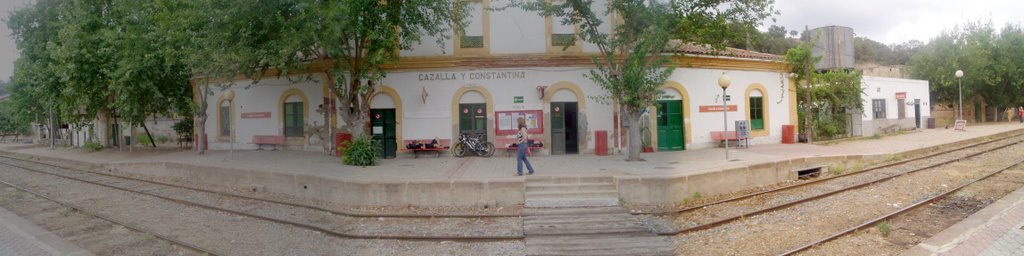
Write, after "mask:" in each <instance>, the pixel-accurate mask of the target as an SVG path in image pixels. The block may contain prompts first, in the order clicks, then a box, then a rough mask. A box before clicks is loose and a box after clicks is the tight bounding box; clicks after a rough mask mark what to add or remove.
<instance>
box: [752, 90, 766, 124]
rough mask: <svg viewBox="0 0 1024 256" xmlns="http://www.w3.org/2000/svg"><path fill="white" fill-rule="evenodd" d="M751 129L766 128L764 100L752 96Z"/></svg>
mask: <svg viewBox="0 0 1024 256" xmlns="http://www.w3.org/2000/svg"><path fill="white" fill-rule="evenodd" d="M750 130H764V100H762V98H761V97H756V96H753V97H750Z"/></svg>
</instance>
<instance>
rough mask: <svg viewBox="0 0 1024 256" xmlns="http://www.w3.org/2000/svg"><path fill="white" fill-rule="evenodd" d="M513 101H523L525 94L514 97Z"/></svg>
mask: <svg viewBox="0 0 1024 256" xmlns="http://www.w3.org/2000/svg"><path fill="white" fill-rule="evenodd" d="M512 102H513V103H523V96H515V97H512Z"/></svg>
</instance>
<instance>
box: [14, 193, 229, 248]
mask: <svg viewBox="0 0 1024 256" xmlns="http://www.w3.org/2000/svg"><path fill="white" fill-rule="evenodd" d="M0 184H2V185H0V187H3V186H6V187H9V188H12V189H14V190H16V191H20V192H22V193H23V194H27V195H30V196H31V197H34V198H38V199H42V200H44V201H47V202H49V203H50V204H55V205H58V206H56V207H52V206H46V205H45V203H44V205H42V206H41V207H38V208H39V209H31V210H22V211H23V212H28V213H27V215H30V216H40V215H45V216H50V217H49V218H50V219H49V220H50V221H53V218H63V219H73V220H69V221H62V222H71V223H75V225H73V226H71V227H67V226H65V227H62V230H64V231H65V232H69V233H79V234H80V235H79V236H78V237H79V238H81V237H82V236H83V235H81V233H88V236H89V238H90V239H92V240H94V241H95V240H105V241H111V240H123V241H122V242H115V243H114V244H105V245H97V244H91V245H90V246H91V247H98V248H92V249H93V250H96V251H100V252H106V253H112V254H125V253H128V254H133V253H141V252H140V251H137V250H141V251H147V252H152V253H155V254H161V253H167V254H170V253H187V252H191V253H192V254H193V255H222V254H220V253H217V252H214V251H213V250H211V249H208V248H203V247H201V246H199V245H196V244H193V243H189V242H185V241H182V240H179V239H175V238H173V237H169V236H164V235H161V234H160V233H157V232H154V231H152V230H148V229H146V228H144V227H141V226H137V225H133V224H131V223H126V222H122V221H118V220H116V219H115V218H112V217H109V216H106V215H104V214H101V213H98V212H95V211H92V210H89V209H88V208H85V207H81V206H78V205H75V204H71V203H67V202H63V201H60V200H56V199H53V198H51V197H49V196H46V195H44V194H41V193H38V192H35V191H32V190H30V189H26V188H23V187H21V186H18V185H15V184H11V183H8V182H6V181H0ZM5 196H6V195H5ZM14 197H16V198H17V196H16V195H15V196H14ZM18 200H19V201H25V200H26V199H25V198H18ZM34 204H37V206H38V204H40V202H35V203H34ZM64 209H73V211H77V212H78V213H81V214H76V216H70V217H69V215H71V214H70V212H69V211H67V210H64ZM55 211H56V213H54V212H55ZM23 214H25V213H23ZM57 216H63V217H57ZM119 227H124V228H126V229H128V230H131V231H118V229H119ZM67 230H71V231H67ZM129 232H136V233H141V234H143V235H142V236H139V235H138V234H129ZM138 237H143V238H142V239H139V238H138ZM149 237H152V238H155V239H159V240H161V241H166V242H167V243H169V244H172V245H173V246H171V247H170V248H166V246H161V245H160V244H159V243H158V242H155V241H150V238H149ZM139 240H142V241H139ZM143 247H146V248H143ZM161 247H165V248H161ZM179 247H180V248H184V249H185V250H180V249H177V248H179ZM179 255H181V254H179Z"/></svg>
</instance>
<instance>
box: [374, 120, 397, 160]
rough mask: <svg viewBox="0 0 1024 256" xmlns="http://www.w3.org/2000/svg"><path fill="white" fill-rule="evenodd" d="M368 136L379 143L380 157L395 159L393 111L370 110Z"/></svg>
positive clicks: (395, 145)
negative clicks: (371, 136) (370, 135)
mask: <svg viewBox="0 0 1024 256" xmlns="http://www.w3.org/2000/svg"><path fill="white" fill-rule="evenodd" d="M370 134H372V135H373V140H375V141H379V142H380V145H381V147H380V156H381V157H383V158H395V157H396V156H397V155H398V154H397V152H398V143H397V142H396V138H397V136H396V135H395V134H396V133H395V109H393V108H389V109H371V110H370Z"/></svg>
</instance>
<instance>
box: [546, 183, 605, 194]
mask: <svg viewBox="0 0 1024 256" xmlns="http://www.w3.org/2000/svg"><path fill="white" fill-rule="evenodd" d="M582 190H616V187H615V184H612V183H539V184H538V183H527V184H526V192H527V193H529V192H535V191H582Z"/></svg>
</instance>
